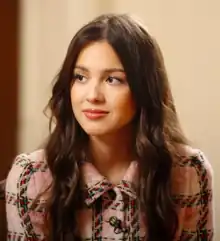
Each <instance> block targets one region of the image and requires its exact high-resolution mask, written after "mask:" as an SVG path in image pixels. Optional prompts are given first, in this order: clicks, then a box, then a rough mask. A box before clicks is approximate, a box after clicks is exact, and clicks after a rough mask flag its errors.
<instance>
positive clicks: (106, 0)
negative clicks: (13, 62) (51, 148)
mask: <svg viewBox="0 0 220 241" xmlns="http://www.w3.org/2000/svg"><path fill="white" fill-rule="evenodd" d="M219 10H220V1H218V0H209V1H207V0H184V1H177V0H166V1H164V0H136V1H132V0H80V1H79V0H65V1H61V0H47V1H45V0H21V6H20V11H21V15H20V16H21V26H20V61H19V62H20V73H19V80H20V93H19V96H20V98H19V100H20V102H19V135H18V136H19V137H18V143H19V147H18V148H19V152H23V151H31V150H33V149H35V148H37V147H38V146H39V144H40V143H41V142H42V140H43V138H44V137H45V136H46V135H47V133H48V131H47V130H48V127H47V119H46V118H45V117H44V115H43V114H42V111H43V108H44V106H45V105H46V103H47V100H48V98H49V95H50V90H51V85H50V84H51V81H52V79H53V77H54V76H55V74H56V73H57V71H58V70H59V67H60V65H61V63H62V61H63V58H64V56H65V53H66V49H67V46H68V44H69V42H70V39H71V38H72V36H73V34H74V33H75V31H76V30H77V29H78V28H79V27H81V26H82V24H84V23H86V22H87V21H89V20H91V19H92V18H93V17H95V16H97V15H98V14H101V13H105V12H121V13H123V12H129V13H133V14H135V15H138V16H139V17H140V18H142V19H143V21H144V22H145V23H146V25H147V26H148V29H149V31H150V32H151V33H152V34H153V35H154V36H156V38H157V40H158V42H159V44H160V46H161V48H162V51H163V53H164V57H165V61H166V66H167V69H168V73H169V77H170V81H171V85H172V89H173V93H174V96H175V99H176V105H177V108H178V111H179V115H180V118H181V121H182V125H183V127H184V130H185V132H186V134H187V135H188V137H189V138H190V139H191V140H192V142H193V143H194V145H195V146H196V147H198V148H201V149H202V150H203V151H204V152H205V154H206V156H207V157H208V158H209V159H210V162H211V164H212V166H213V169H214V173H215V177H214V187H215V217H216V236H215V241H218V240H220V230H219V229H220V207H219V206H218V202H219V201H220V187H219V185H218V182H220V177H218V172H220V144H219V143H220V128H219V123H220V93H219V89H220V65H219V63H220V27H219V25H220V14H219Z"/></svg>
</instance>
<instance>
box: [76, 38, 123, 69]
mask: <svg viewBox="0 0 220 241" xmlns="http://www.w3.org/2000/svg"><path fill="white" fill-rule="evenodd" d="M76 65H82V66H85V67H86V68H88V69H105V68H123V66H122V63H121V61H120V59H119V57H118V56H117V54H116V52H115V51H114V49H113V48H112V46H111V45H110V44H109V43H107V42H106V41H100V42H92V43H90V44H88V45H87V46H86V47H84V48H83V49H82V51H81V52H80V54H79V57H78V59H77V61H76Z"/></svg>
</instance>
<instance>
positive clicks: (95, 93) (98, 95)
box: [86, 83, 105, 103]
mask: <svg viewBox="0 0 220 241" xmlns="http://www.w3.org/2000/svg"><path fill="white" fill-rule="evenodd" d="M86 99H87V101H88V102H90V103H98V102H104V101H105V97H104V93H103V88H102V85H101V83H93V84H92V85H90V86H89V90H88V94H87V98H86Z"/></svg>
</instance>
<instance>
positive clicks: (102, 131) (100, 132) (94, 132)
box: [83, 127, 112, 136]
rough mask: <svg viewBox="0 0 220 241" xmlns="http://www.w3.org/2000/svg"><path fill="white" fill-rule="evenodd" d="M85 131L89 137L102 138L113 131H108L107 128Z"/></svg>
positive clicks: (87, 129) (85, 129)
mask: <svg viewBox="0 0 220 241" xmlns="http://www.w3.org/2000/svg"><path fill="white" fill-rule="evenodd" d="M83 130H84V131H85V133H86V134H87V135H89V136H102V135H107V134H110V133H111V132H112V131H111V130H108V129H106V128H97V127H96V128H94V127H92V128H88V127H87V128H83Z"/></svg>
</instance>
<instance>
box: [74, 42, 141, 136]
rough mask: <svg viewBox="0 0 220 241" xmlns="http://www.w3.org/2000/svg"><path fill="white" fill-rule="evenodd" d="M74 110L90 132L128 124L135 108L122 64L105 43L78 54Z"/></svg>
mask: <svg viewBox="0 0 220 241" xmlns="http://www.w3.org/2000/svg"><path fill="white" fill-rule="evenodd" d="M73 76H74V77H73V85H72V87H71V102H72V108H73V113H74V115H75V117H76V119H77V121H78V122H79V124H80V125H81V127H82V128H83V130H84V131H85V132H86V133H87V134H88V135H94V136H96V135H106V134H111V133H113V132H117V131H119V130H121V129H122V128H125V127H127V126H128V125H129V124H130V123H131V121H132V119H133V118H134V115H135V112H136V108H135V104H134V100H133V98H132V94H131V91H130V88H129V85H128V83H127V79H126V74H125V72H124V69H123V66H122V64H121V62H120V60H119V58H118V56H117V54H116V53H115V51H114V50H113V48H112V47H111V46H110V45H109V44H108V43H107V42H106V41H100V42H93V43H91V44H89V45H87V46H86V47H85V48H84V49H83V50H82V51H81V53H80V54H79V57H78V59H77V61H76V65H75V68H74V70H73Z"/></svg>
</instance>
